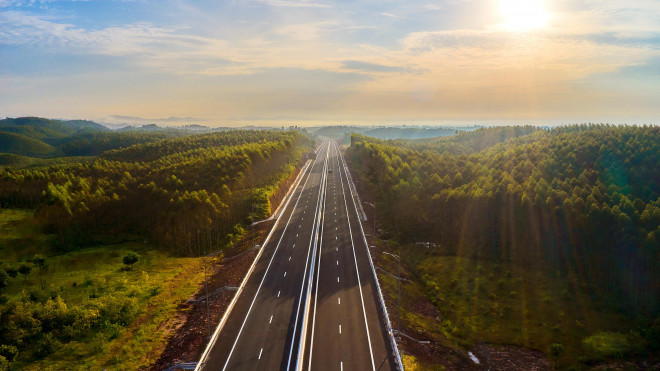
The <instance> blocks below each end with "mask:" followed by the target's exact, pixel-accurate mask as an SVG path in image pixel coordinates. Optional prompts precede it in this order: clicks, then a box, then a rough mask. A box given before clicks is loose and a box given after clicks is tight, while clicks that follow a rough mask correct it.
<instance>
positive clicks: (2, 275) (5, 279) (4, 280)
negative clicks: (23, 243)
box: [0, 269, 9, 289]
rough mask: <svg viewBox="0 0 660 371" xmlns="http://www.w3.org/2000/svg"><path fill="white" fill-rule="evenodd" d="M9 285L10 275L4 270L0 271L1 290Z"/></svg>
mask: <svg viewBox="0 0 660 371" xmlns="http://www.w3.org/2000/svg"><path fill="white" fill-rule="evenodd" d="M8 284H9V275H8V274H7V272H5V270H4V269H0V289H4V288H5V287H7V285H8Z"/></svg>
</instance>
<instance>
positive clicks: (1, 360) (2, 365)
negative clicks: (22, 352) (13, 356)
mask: <svg viewBox="0 0 660 371" xmlns="http://www.w3.org/2000/svg"><path fill="white" fill-rule="evenodd" d="M7 370H9V361H8V360H7V358H5V357H3V356H0V371H7Z"/></svg>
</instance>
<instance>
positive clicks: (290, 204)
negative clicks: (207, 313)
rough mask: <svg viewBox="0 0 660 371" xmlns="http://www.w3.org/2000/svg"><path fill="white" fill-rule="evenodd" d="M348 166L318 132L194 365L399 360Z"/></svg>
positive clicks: (259, 366) (360, 366)
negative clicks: (250, 268)
mask: <svg viewBox="0 0 660 371" xmlns="http://www.w3.org/2000/svg"><path fill="white" fill-rule="evenodd" d="M349 176H350V175H349V174H348V172H347V167H346V165H345V162H344V160H343V158H342V156H341V153H340V152H339V148H338V146H337V143H335V142H334V141H333V140H330V139H327V138H323V141H322V143H321V145H320V146H319V148H318V150H317V152H316V157H315V159H314V160H313V161H312V162H311V164H308V165H307V166H306V167H305V168H304V169H303V173H302V175H301V176H300V177H299V179H298V182H297V184H295V185H294V188H293V190H292V192H291V194H290V196H289V198H288V199H287V200H285V202H286V203H285V204H284V206H283V210H282V212H281V215H280V216H279V218H278V221H277V223H276V224H275V226H274V227H273V230H272V231H271V233H270V235H269V237H268V238H267V240H266V243H265V244H264V246H263V247H262V250H261V251H260V255H259V256H258V257H257V258H256V261H255V263H254V266H253V271H252V273H251V274H250V275H249V277H248V278H247V280H246V281H245V282H244V286H243V287H242V288H241V290H240V291H239V292H238V293H237V295H238V296H237V298H235V301H234V303H233V304H234V305H233V307H230V309H229V311H230V312H229V313H228V314H227V315H225V317H223V320H222V321H221V323H220V325H219V326H218V328H217V330H216V332H215V333H214V334H213V336H212V338H211V340H210V342H209V344H208V346H207V348H206V350H205V351H204V353H203V355H202V358H201V360H200V362H199V363H198V365H197V370H277V369H280V370H344V369H345V370H396V369H398V368H399V366H398V365H400V359H399V358H398V354H397V353H396V352H397V351H396V348H395V345H394V344H393V337H392V331H391V326H390V325H389V320H388V318H387V314H386V313H385V311H384V309H383V306H382V301H381V297H380V296H379V295H380V293H379V291H378V290H379V289H378V284H377V282H376V278H375V274H374V270H373V265H372V264H371V260H370V256H369V251H368V248H367V245H366V239H365V238H364V232H363V230H362V225H361V221H360V220H359V214H358V209H357V207H356V203H357V202H359V201H358V200H356V199H355V197H356V195H354V193H353V192H352V188H351V187H350V186H349V184H350V183H349Z"/></svg>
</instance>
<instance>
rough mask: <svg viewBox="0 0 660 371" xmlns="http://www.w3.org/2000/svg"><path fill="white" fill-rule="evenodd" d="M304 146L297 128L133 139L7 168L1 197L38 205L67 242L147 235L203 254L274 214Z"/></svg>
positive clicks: (0, 176)
mask: <svg viewBox="0 0 660 371" xmlns="http://www.w3.org/2000/svg"><path fill="white" fill-rule="evenodd" d="M304 144H309V140H308V139H306V138H305V137H303V136H302V135H300V134H298V133H296V132H275V131H229V132H222V133H210V134H200V135H193V136H186V137H183V138H177V139H172V140H165V141H156V142H151V143H146V144H136V145H132V146H129V147H125V148H121V149H115V150H111V151H108V152H105V153H103V154H102V155H101V156H99V157H98V158H96V159H94V160H93V161H91V162H86V163H80V162H77V163H72V164H66V165H58V166H52V167H46V168H34V169H14V168H11V167H6V168H4V169H1V170H0V205H2V207H10V208H30V209H36V210H37V211H36V217H37V218H38V219H39V220H40V221H41V223H42V224H43V226H44V228H45V230H47V231H49V232H52V233H55V234H56V235H57V236H58V238H57V243H58V244H59V247H60V248H61V249H63V250H68V249H72V248H77V247H80V246H85V245H93V244H96V243H99V242H101V241H103V242H107V241H108V240H109V239H110V240H119V241H122V240H125V239H126V238H129V237H127V236H133V237H135V236H141V237H144V238H147V239H148V240H150V241H152V242H154V243H155V244H157V245H158V246H160V247H162V248H166V249H168V250H169V251H171V252H175V253H179V254H184V255H189V256H193V255H200V253H201V252H202V250H204V251H211V250H215V249H218V248H219V247H221V246H224V244H225V243H226V242H227V238H230V237H231V236H230V235H232V234H236V233H238V234H240V231H241V229H242V228H243V226H244V225H245V223H247V222H249V221H250V220H251V218H261V217H264V216H266V215H268V213H269V212H270V201H269V198H270V196H272V193H273V192H274V191H275V190H276V186H277V185H278V184H279V182H280V181H282V180H283V179H285V178H287V177H289V176H290V175H291V174H292V171H293V169H294V167H295V166H296V165H297V161H298V159H299V158H300V155H301V146H302V145H304ZM133 237H131V238H133Z"/></svg>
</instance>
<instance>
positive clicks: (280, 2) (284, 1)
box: [256, 0, 330, 8]
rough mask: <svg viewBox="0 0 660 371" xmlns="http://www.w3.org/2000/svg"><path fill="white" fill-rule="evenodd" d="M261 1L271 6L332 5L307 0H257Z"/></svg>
mask: <svg viewBox="0 0 660 371" xmlns="http://www.w3.org/2000/svg"><path fill="white" fill-rule="evenodd" d="M256 1H257V2H259V3H262V4H266V5H270V6H281V7H287V8H329V7H330V5H327V4H323V3H319V2H316V1H305V0H298V1H294V0H256Z"/></svg>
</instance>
